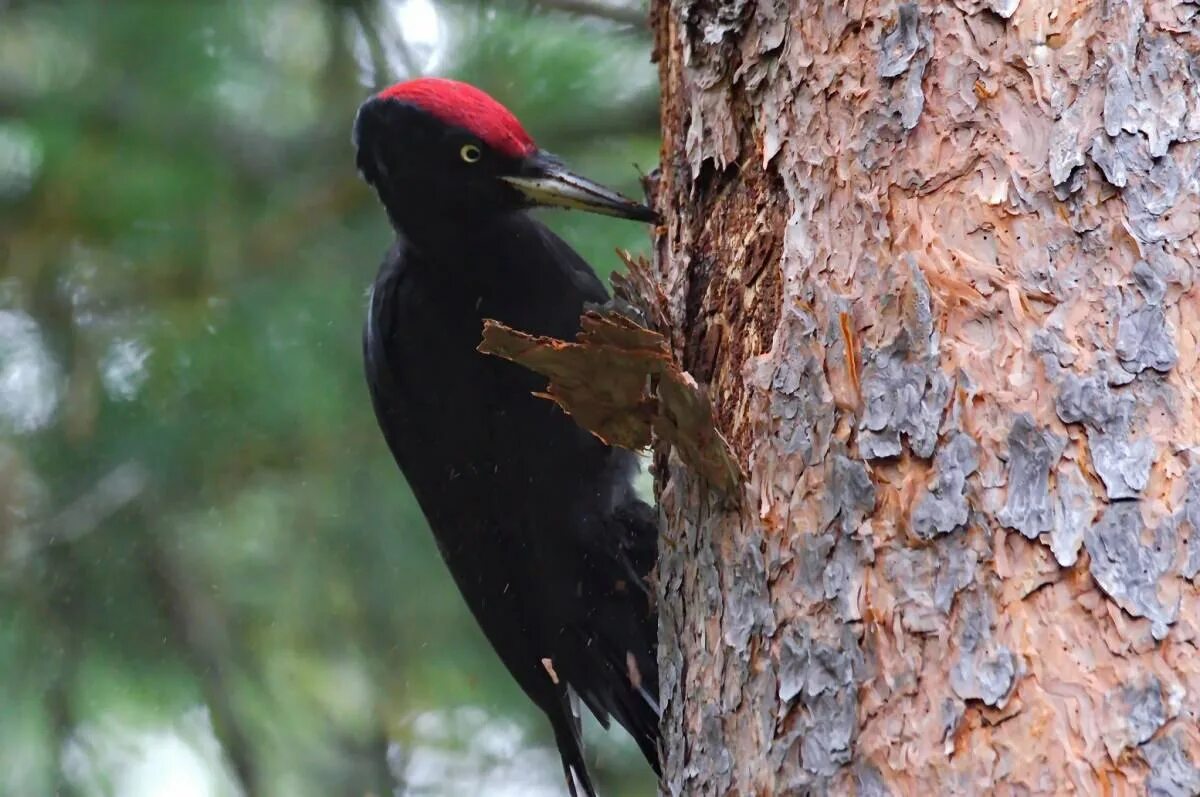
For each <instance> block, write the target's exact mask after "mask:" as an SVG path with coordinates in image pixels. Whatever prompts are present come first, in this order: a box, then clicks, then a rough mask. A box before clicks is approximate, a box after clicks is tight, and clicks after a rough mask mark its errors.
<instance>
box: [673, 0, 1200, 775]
mask: <svg viewBox="0 0 1200 797" xmlns="http://www.w3.org/2000/svg"><path fill="white" fill-rule="evenodd" d="M652 22H653V26H654V29H655V32H656V37H657V40H656V55H657V58H658V63H659V66H660V77H661V84H662V90H663V100H664V107H663V122H664V131H665V141H664V160H663V169H662V174H661V177H660V179H659V182H658V185H657V189H656V192H657V197H656V201H657V206H658V207H659V208H660V209H667V208H669V209H670V210H669V212H667V213H665V214H664V215H665V216H666V217H667V219H668V221H667V223H666V226H665V228H664V230H663V231H662V233H661V235H660V236H659V238H658V240H657V251H656V262H655V265H656V269H657V274H656V275H657V278H658V283H659V285H660V286H661V290H662V293H663V295H664V296H665V297H666V300H667V306H666V315H667V316H668V317H667V319H666V320H667V322H668V325H669V326H670V327H671V329H672V343H673V347H674V348H675V352H674V353H675V356H676V357H678V358H679V359H680V361H681V362H682V363H683V365H684V367H685V368H687V369H688V371H689V372H690V373H692V374H693V375H695V376H696V377H697V378H698V379H699V380H700V381H701V383H703V384H704V385H706V386H707V388H708V391H709V395H710V397H711V399H712V402H713V405H714V407H715V412H716V416H717V425H718V428H719V429H720V430H721V432H722V433H723V434H724V436H725V438H726V439H727V440H729V442H730V444H731V445H732V447H733V450H734V452H735V456H736V457H737V459H738V461H739V463H740V464H741V466H742V467H743V469H744V470H745V471H746V473H747V474H748V481H747V483H746V486H745V487H744V494H743V496H742V498H743V500H741V501H740V502H738V503H737V504H736V505H734V504H731V503H728V502H719V501H717V500H716V499H715V498H714V495H713V493H712V491H710V490H708V489H707V488H706V487H705V485H704V483H703V480H702V479H701V478H700V477H699V476H698V475H697V474H696V473H695V472H694V471H692V470H689V469H687V468H685V467H683V466H682V465H681V464H680V462H679V460H678V459H677V458H676V457H674V456H671V455H667V454H662V453H660V455H659V457H658V462H657V464H658V466H659V467H658V479H659V484H658V486H659V491H660V503H661V507H662V512H663V516H664V520H665V537H664V540H663V542H662V548H661V554H662V555H661V562H660V567H659V589H660V595H659V598H660V611H661V615H662V625H661V633H660V639H661V645H662V650H661V671H662V698H663V705H664V718H663V727H664V731H665V747H666V761H665V778H664V786H663V788H664V792H665V793H667V794H671V795H683V794H687V795H727V794H741V795H750V794H764V795H766V794H798V793H809V792H812V793H832V794H848V793H858V794H869V795H876V794H897V795H900V794H979V793H987V792H991V791H992V790H1000V791H999V793H1007V791H1006V790H1012V791H1014V792H1015V793H1023V792H1027V793H1037V794H1063V793H1079V794H1096V793H1127V792H1132V793H1152V794H1163V795H1191V794H1200V730H1198V728H1197V723H1198V717H1200V650H1198V647H1197V646H1198V645H1200V634H1198V631H1200V628H1198V625H1200V589H1198V586H1197V576H1198V575H1200V448H1198V444H1200V388H1198V381H1200V366H1198V365H1197V359H1198V356H1200V354H1198V351H1200V348H1198V346H1197V337H1198V336H1200V322H1198V321H1197V319H1198V318H1200V288H1198V287H1197V284H1196V283H1197V275H1198V274H1200V256H1198V254H1197V242H1198V240H1200V239H1198V236H1197V229H1198V226H1200V213H1198V210H1200V193H1198V189H1197V185H1198V182H1200V178H1198V175H1200V82H1198V80H1197V76H1198V75H1200V70H1198V69H1197V68H1196V64H1198V63H1200V35H1197V34H1198V33H1200V15H1196V14H1195V9H1194V7H1193V6H1191V5H1189V4H1184V3H1170V2H1161V3H1160V2H1154V3H1150V2H1146V3H1143V2H1130V3H1118V2H1108V3H1102V2H1096V3H1082V2H1067V3H1061V2H1059V3H1050V2H1043V1H1041V0H956V1H955V2H942V3H929V4H924V5H915V4H895V3H879V4H876V3H865V2H855V1H854V0H850V1H849V2H843V0H831V1H830V2H824V3H802V2H798V0H791V1H790V2H789V0H774V2H773V1H772V0H764V1H763V2H760V3H757V4H752V3H746V2H731V3H722V2H714V1H713V0H673V2H669V3H668V2H665V1H664V0H657V1H656V2H655V3H654V7H653V11H652Z"/></svg>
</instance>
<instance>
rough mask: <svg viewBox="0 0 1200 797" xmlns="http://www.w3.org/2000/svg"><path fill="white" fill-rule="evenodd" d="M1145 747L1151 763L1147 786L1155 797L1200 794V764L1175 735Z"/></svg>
mask: <svg viewBox="0 0 1200 797" xmlns="http://www.w3.org/2000/svg"><path fill="white" fill-rule="evenodd" d="M1141 750H1142V756H1143V757H1144V758H1145V759H1146V763H1147V764H1149V765H1150V777H1149V779H1148V780H1147V782H1146V787H1147V793H1148V794H1150V795H1151V797H1195V795H1197V794H1200V767H1197V766H1196V764H1195V763H1194V762H1193V761H1192V760H1191V759H1190V758H1189V757H1188V754H1187V753H1186V752H1185V751H1184V748H1183V745H1181V744H1180V743H1179V739H1178V738H1176V736H1175V735H1173V734H1172V735H1169V736H1163V737H1162V738H1160V739H1154V740H1152V741H1149V742H1146V743H1145V744H1143V745H1142V747H1141Z"/></svg>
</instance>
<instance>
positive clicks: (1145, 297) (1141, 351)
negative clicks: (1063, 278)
mask: <svg viewBox="0 0 1200 797" xmlns="http://www.w3.org/2000/svg"><path fill="white" fill-rule="evenodd" d="M1133 276H1134V281H1135V282H1136V284H1137V291H1136V292H1129V293H1127V294H1126V296H1125V300H1124V301H1123V302H1122V304H1121V309H1120V312H1119V315H1118V318H1117V341H1116V351H1117V357H1118V359H1120V361H1121V366H1122V367H1123V368H1124V369H1125V370H1127V371H1129V372H1130V373H1132V374H1140V373H1141V372H1142V371H1145V370H1146V369H1147V368H1153V369H1154V370H1155V371H1159V372H1160V373H1166V372H1167V371H1170V370H1171V369H1172V368H1173V367H1175V363H1176V362H1177V361H1178V360H1179V352H1178V351H1177V350H1176V348H1175V340H1174V338H1173V336H1172V334H1171V330H1170V328H1169V327H1168V325H1167V316H1166V311H1165V310H1164V309H1163V305H1162V300H1163V295H1164V294H1165V292H1166V285H1165V283H1164V281H1163V278H1162V277H1161V276H1159V275H1158V274H1157V273H1156V272H1155V271H1154V269H1153V267H1152V266H1150V264H1149V263H1146V262H1145V261H1142V262H1140V263H1138V264H1137V265H1136V266H1135V267H1134V270H1133ZM1139 295H1140V298H1139Z"/></svg>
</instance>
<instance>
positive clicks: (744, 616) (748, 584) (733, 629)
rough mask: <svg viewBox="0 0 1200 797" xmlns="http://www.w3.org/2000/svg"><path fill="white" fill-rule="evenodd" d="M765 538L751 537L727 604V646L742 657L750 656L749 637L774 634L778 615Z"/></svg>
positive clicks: (736, 567)
mask: <svg viewBox="0 0 1200 797" xmlns="http://www.w3.org/2000/svg"><path fill="white" fill-rule="evenodd" d="M761 544H762V537H761V536H757V538H756V536H755V535H748V536H747V537H746V539H745V540H744V541H743V548H742V555H741V556H740V557H739V558H738V559H737V561H736V562H735V563H734V566H733V573H732V578H731V583H730V584H729V588H728V590H727V594H726V601H725V644H726V645H729V647H731V648H733V649H734V650H735V651H736V652H737V653H738V654H739V655H740V656H741V657H742V658H748V657H749V655H750V649H749V642H750V637H751V636H752V635H754V634H755V633H757V632H760V631H761V632H762V633H765V634H766V635H768V636H770V635H771V634H773V633H775V613H774V611H773V610H772V609H771V601H770V595H769V593H768V590H767V568H766V564H765V563H764V561H763V554H762V548H761Z"/></svg>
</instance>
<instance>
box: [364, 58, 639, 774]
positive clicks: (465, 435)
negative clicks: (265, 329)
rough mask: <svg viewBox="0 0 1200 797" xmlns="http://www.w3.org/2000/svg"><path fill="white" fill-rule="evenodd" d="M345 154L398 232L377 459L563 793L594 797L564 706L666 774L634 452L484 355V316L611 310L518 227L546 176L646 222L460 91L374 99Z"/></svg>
mask: <svg viewBox="0 0 1200 797" xmlns="http://www.w3.org/2000/svg"><path fill="white" fill-rule="evenodd" d="M493 106H494V107H493ZM497 109H498V110H497ZM514 125H515V127H514ZM355 144H356V147H357V149H358V167H359V170H360V172H361V173H362V175H363V177H364V178H365V179H366V180H367V181H368V182H369V183H371V184H372V185H373V186H374V187H375V188H376V190H377V191H378V193H379V196H380V198H381V200H382V202H383V204H384V206H385V208H386V209H387V212H388V216H389V218H390V219H391V221H392V224H393V226H394V227H395V229H396V232H397V240H396V243H395V245H394V246H393V247H392V248H391V250H390V251H389V252H388V254H387V256H386V258H385V260H384V262H383V266H382V267H381V269H380V270H379V274H378V276H377V278H376V280H375V284H374V287H373V289H372V291H371V298H370V303H369V304H370V306H369V310H368V315H367V322H366V328H365V334H364V346H363V349H364V356H365V361H366V375H367V382H368V385H369V388H370V393H371V398H372V401H373V404H374V408H375V413H376V417H377V418H378V421H379V425H380V428H381V429H382V431H383V434H384V437H385V438H386V440H387V443H388V446H389V447H390V449H391V451H392V454H393V455H394V457H395V459H396V462H397V463H398V464H399V466H400V469H401V470H402V471H403V472H404V475H405V477H406V478H407V479H408V482H409V484H410V486H411V488H412V490H413V493H414V494H415V496H416V498H417V501H418V502H419V504H420V506H421V510H422V511H423V512H424V514H425V516H426V518H427V519H428V521H429V526H430V528H431V529H432V531H433V534H434V536H435V537H436V539H437V543H438V547H439V549H440V551H441V553H442V556H443V557H444V559H445V561H446V564H447V566H448V567H449V570H450V572H451V574H452V575H453V577H454V580H455V582H456V583H457V585H458V588H459V590H460V591H461V593H462V595H463V597H464V599H465V600H466V602H467V604H468V606H469V607H470V609H471V611H472V613H473V614H474V616H475V618H476V620H477V621H478V622H479V625H480V626H481V627H482V629H483V631H484V633H485V635H486V636H487V638H488V640H489V642H490V643H491V644H492V646H493V647H494V648H495V650H496V652H497V654H498V655H499V656H500V659H501V660H502V661H503V662H504V664H505V666H506V667H507V668H508V669H509V671H510V672H511V673H512V675H513V677H514V678H515V679H516V680H517V682H518V683H519V684H520V686H521V687H522V689H523V690H524V691H525V692H526V694H527V695H528V696H529V697H530V698H531V699H532V700H533V701H534V703H536V704H537V705H538V707H539V708H541V709H542V711H544V712H545V713H546V715H547V716H548V717H549V719H550V723H551V725H552V727H553V729H554V734H555V739H556V741H557V744H558V748H559V752H560V754H561V756H562V759H563V765H564V768H565V770H566V772H567V780H568V785H569V786H570V788H571V792H572V794H574V793H575V784H574V782H573V781H572V777H571V773H572V772H573V773H574V776H575V778H577V779H578V783H579V785H580V786H582V788H583V791H584V792H585V793H586V794H588V795H593V794H594V793H595V792H594V788H593V786H592V783H591V779H590V776H589V774H588V770H587V767H586V766H585V764H584V760H583V754H582V748H581V742H580V723H579V718H578V714H577V712H576V711H575V709H574V706H573V704H572V694H574V695H577V696H578V698H579V699H580V700H582V701H583V702H584V703H585V704H586V705H587V706H588V707H589V708H590V709H591V710H592V711H593V712H594V713H595V715H596V716H597V718H599V720H600V721H601V722H602V723H603V724H605V725H606V726H607V724H608V720H609V718H610V717H612V718H615V719H616V720H617V722H619V723H620V724H621V725H622V726H623V727H624V728H625V729H626V730H628V731H629V733H630V734H631V735H632V736H633V738H634V739H635V740H636V741H637V743H638V745H639V747H640V748H641V750H642V752H643V753H644V754H645V756H646V759H647V760H648V761H649V762H650V763H651V765H652V766H654V767H655V769H656V770H657V768H658V751H657V742H658V708H657V692H658V671H657V663H656V651H655V649H656V639H657V619H656V616H655V612H654V610H653V596H652V595H651V594H650V591H649V589H648V586H647V578H648V575H649V573H650V571H651V569H652V568H653V566H654V560H655V554H656V545H657V527H656V515H655V512H654V511H653V510H652V508H651V507H649V506H648V505H647V504H645V503H644V502H643V501H641V500H639V499H638V498H637V497H636V495H635V494H634V490H633V486H632V479H633V477H634V475H635V471H636V459H635V456H634V455H633V454H632V453H630V452H628V451H624V450H620V449H614V448H611V447H609V446H607V445H605V444H604V443H602V442H601V441H600V440H599V439H597V438H596V437H595V436H593V435H592V434H590V433H589V432H587V431H585V430H583V429H581V428H579V427H578V426H577V425H576V424H575V423H574V422H573V420H572V419H571V418H570V417H568V416H567V415H566V414H565V413H564V412H563V411H562V410H560V409H559V408H558V407H556V406H555V405H554V404H553V403H552V402H550V401H547V400H545V399H542V398H538V397H535V396H534V395H533V393H535V392H537V391H540V390H543V389H544V388H545V379H544V378H542V377H539V376H538V375H536V374H534V373H532V372H530V371H528V370H526V369H524V368H522V367H520V366H518V365H514V364H512V363H510V362H507V361H504V360H501V359H499V358H496V357H490V356H487V355H483V354H480V353H479V352H478V351H477V350H476V347H477V346H478V344H479V341H480V335H481V330H482V323H483V319H485V318H494V319H497V320H499V321H501V322H503V323H504V324H507V325H509V326H511V327H514V328H516V329H520V330H523V331H526V332H531V333H534V334H538V335H550V336H554V337H557V338H564V339H573V338H574V335H575V333H576V332H577V331H578V329H579V317H580V314H581V312H582V311H583V309H584V304H585V302H603V301H604V300H605V299H606V298H607V294H606V291H605V289H604V287H603V285H602V284H601V282H600V281H599V279H597V277H596V275H595V273H594V272H593V271H592V269H591V267H590V266H588V264H587V263H586V262H584V260H583V259H582V258H581V257H580V256H579V255H578V254H576V252H575V251H574V250H572V249H571V248H570V247H569V246H568V245H567V244H566V243H564V242H563V241H562V240H561V239H560V238H559V237H558V236H556V235H555V234H554V233H553V232H551V231H550V230H548V229H547V228H546V227H545V226H544V225H543V224H542V223H541V222H540V221H538V220H536V219H535V218H533V217H531V216H530V215H529V214H528V213H527V210H526V209H527V208H528V207H529V206H530V205H531V204H534V203H535V200H536V202H537V203H544V202H546V201H554V198H553V196H551V194H548V193H547V192H548V191H550V192H552V191H553V190H555V189H554V186H555V185H558V183H557V182H556V181H561V182H562V183H563V184H564V185H565V186H566V188H565V189H564V191H565V194H564V196H565V199H564V200H562V201H563V202H564V203H566V204H571V205H573V206H585V207H586V205H587V202H589V201H591V202H594V203H596V204H597V205H598V207H596V208H592V209H595V210H599V211H600V212H608V213H612V214H614V215H627V216H631V217H637V218H642V219H649V218H650V215H651V214H650V212H649V211H647V210H646V209H645V208H643V207H641V206H640V205H636V204H635V203H632V202H629V201H628V200H624V199H621V198H619V197H617V196H616V195H614V194H611V193H606V192H605V191H604V189H601V188H600V187H599V186H595V185H594V184H591V183H587V182H586V181H582V180H581V179H580V178H577V177H575V176H574V175H570V174H569V173H567V172H565V171H564V170H562V168H561V166H560V165H559V164H558V163H557V161H554V160H553V159H551V158H549V157H548V156H546V155H545V154H544V153H542V152H540V151H539V150H537V149H536V148H535V147H533V145H532V142H531V141H529V140H528V137H527V136H526V135H525V134H524V131H523V130H522V129H521V128H520V126H519V125H517V123H516V121H515V119H512V117H511V115H507V112H506V111H504V110H503V108H501V107H500V106H499V105H498V104H495V102H494V101H493V100H491V99H490V98H488V97H487V96H486V95H483V94H482V92H478V90H475V89H472V88H471V87H467V86H464V85H463V84H458V83H452V82H450V81H437V80H432V81H430V80H426V81H412V82H410V83H407V84H400V85H399V86H397V87H393V89H391V90H389V91H387V92H384V93H382V94H381V95H377V96H376V97H373V98H372V99H370V100H368V101H367V102H366V103H365V104H364V105H363V107H362V108H361V109H360V111H359V115H358V119H357V120H356V123H355ZM476 156H477V157H476ZM507 177H514V178H521V179H523V180H524V181H525V182H524V183H522V182H521V181H520V179H518V180H517V181H513V182H510V181H509V180H506V179H505V178H507ZM530 186H532V188H530ZM580 186H582V188H581V187H580ZM589 192H590V193H589ZM531 196H532V197H535V199H531ZM548 196H550V197H551V198H550V199H549V200H547V197H548ZM589 197H591V198H590V199H589ZM412 599H414V600H417V599H419V597H418V596H412Z"/></svg>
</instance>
